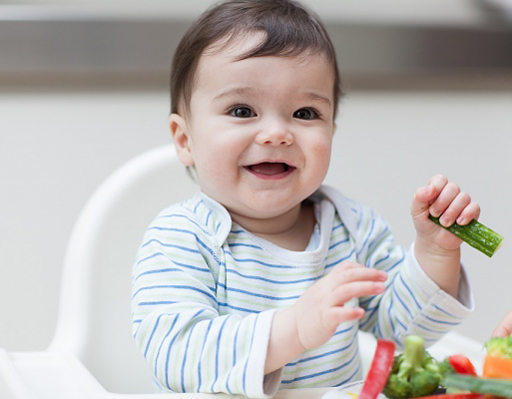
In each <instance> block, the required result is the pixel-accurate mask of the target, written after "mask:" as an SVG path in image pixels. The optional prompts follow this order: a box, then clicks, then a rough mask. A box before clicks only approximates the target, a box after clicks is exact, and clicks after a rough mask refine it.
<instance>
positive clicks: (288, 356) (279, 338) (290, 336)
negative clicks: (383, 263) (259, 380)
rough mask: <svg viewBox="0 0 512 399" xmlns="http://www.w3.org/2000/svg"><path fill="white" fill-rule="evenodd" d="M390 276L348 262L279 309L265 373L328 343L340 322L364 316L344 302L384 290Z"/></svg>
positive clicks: (275, 318) (358, 309) (361, 311)
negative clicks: (290, 303) (294, 300)
mask: <svg viewBox="0 0 512 399" xmlns="http://www.w3.org/2000/svg"><path fill="white" fill-rule="evenodd" d="M386 278H387V273H386V272H384V271H382V270H377V269H370V268H366V267H364V266H362V265H359V264H356V263H351V262H344V263H342V264H340V265H339V266H337V267H335V268H334V269H333V270H332V271H331V272H330V273H329V274H327V275H326V276H324V277H323V278H322V279H320V280H319V281H317V282H316V283H315V284H313V285H312V286H311V287H310V288H309V289H308V290H306V291H305V292H304V294H302V295H301V297H300V298H299V299H298V300H297V302H296V303H295V304H294V305H293V306H291V307H290V308H287V309H284V310H280V311H278V312H276V314H275V315H274V319H273V323H272V329H271V331H270V339H269V345H268V350H267V358H266V363H265V374H268V373H270V372H272V371H274V370H277V369H279V368H281V367H283V366H284V365H285V364H287V363H288V362H290V361H291V360H293V359H295V358H296V357H298V356H299V355H300V354H301V353H302V352H304V351H305V350H307V349H312V348H316V347H318V346H320V345H322V344H324V343H325V342H327V341H328V340H329V339H330V338H331V337H332V336H333V334H334V333H335V331H336V328H337V327H338V325H339V324H340V323H342V322H344V321H348V320H355V319H360V318H361V317H363V315H364V310H363V309H362V308H359V307H355V308H351V307H345V306H344V304H345V303H346V302H348V301H349V300H351V299H352V298H354V297H361V296H365V295H376V294H380V293H382V292H383V291H384V289H385V286H384V281H385V280H386Z"/></svg>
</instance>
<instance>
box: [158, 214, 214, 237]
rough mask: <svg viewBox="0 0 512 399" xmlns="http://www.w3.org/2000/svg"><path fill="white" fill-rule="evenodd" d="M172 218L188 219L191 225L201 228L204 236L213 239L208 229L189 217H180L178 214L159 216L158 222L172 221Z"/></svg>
mask: <svg viewBox="0 0 512 399" xmlns="http://www.w3.org/2000/svg"><path fill="white" fill-rule="evenodd" d="M170 218H182V219H186V220H188V221H189V222H190V223H192V224H193V225H194V226H196V227H198V228H199V229H200V230H201V231H202V232H203V233H204V234H206V235H208V236H210V237H211V234H210V232H209V231H208V230H206V229H205V228H204V226H202V225H200V224H199V223H197V222H196V221H195V220H194V219H191V218H189V217H188V216H186V215H180V214H176V213H174V214H170V215H162V216H159V217H158V218H157V220H158V219H170Z"/></svg>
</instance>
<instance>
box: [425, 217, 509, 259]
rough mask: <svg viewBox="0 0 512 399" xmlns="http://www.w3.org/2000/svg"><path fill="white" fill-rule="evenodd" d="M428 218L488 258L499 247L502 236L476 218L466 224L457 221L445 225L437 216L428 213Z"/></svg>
mask: <svg viewBox="0 0 512 399" xmlns="http://www.w3.org/2000/svg"><path fill="white" fill-rule="evenodd" d="M429 219H430V220H432V221H433V222H435V223H437V224H438V225H439V226H441V227H443V228H445V229H446V230H448V231H449V232H451V233H452V234H455V235H456V236H457V237H459V238H460V239H461V240H463V241H465V242H466V243H467V244H469V245H471V246H472V247H473V248H475V249H478V250H479V251H480V252H483V253H484V254H486V255H487V256H488V257H489V258H490V257H491V256H493V255H494V253H495V252H496V251H497V250H498V249H499V247H500V245H501V242H502V241H503V237H502V236H501V235H499V234H498V233H496V232H495V231H493V230H491V229H490V228H489V227H487V226H484V225H483V224H482V223H480V222H479V221H477V220H472V221H471V222H469V223H468V224H466V225H464V226H461V225H459V224H457V223H454V224H452V225H451V226H448V227H445V226H443V225H442V224H441V223H440V222H439V218H436V217H434V216H432V215H429Z"/></svg>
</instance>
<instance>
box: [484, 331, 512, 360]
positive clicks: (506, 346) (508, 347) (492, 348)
mask: <svg viewBox="0 0 512 399" xmlns="http://www.w3.org/2000/svg"><path fill="white" fill-rule="evenodd" d="M485 349H487V353H488V354H489V355H491V356H496V357H504V358H507V359H512V335H509V336H508V337H495V338H491V339H490V340H489V341H487V342H486V343H485Z"/></svg>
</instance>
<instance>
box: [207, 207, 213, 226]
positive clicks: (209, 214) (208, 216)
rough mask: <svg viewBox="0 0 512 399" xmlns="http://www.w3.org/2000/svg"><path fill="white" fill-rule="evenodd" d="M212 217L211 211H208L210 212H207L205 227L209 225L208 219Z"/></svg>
mask: <svg viewBox="0 0 512 399" xmlns="http://www.w3.org/2000/svg"><path fill="white" fill-rule="evenodd" d="M211 216H212V211H211V209H210V212H208V215H206V225H207V226H208V225H209V224H210V217H211Z"/></svg>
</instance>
